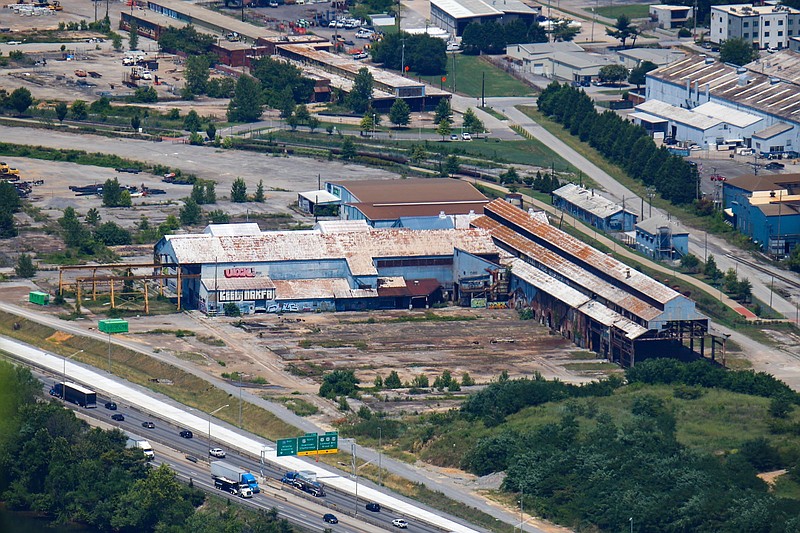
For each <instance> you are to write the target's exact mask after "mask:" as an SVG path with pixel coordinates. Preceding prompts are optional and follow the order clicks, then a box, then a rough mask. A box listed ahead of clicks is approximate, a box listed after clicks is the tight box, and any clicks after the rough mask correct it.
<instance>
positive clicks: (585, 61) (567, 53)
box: [506, 42, 615, 84]
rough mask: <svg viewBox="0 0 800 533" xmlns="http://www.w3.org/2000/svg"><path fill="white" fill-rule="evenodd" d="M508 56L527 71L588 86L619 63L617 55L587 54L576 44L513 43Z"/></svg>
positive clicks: (508, 49) (507, 52) (509, 47)
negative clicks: (603, 69)
mask: <svg viewBox="0 0 800 533" xmlns="http://www.w3.org/2000/svg"><path fill="white" fill-rule="evenodd" d="M506 55H507V56H508V57H510V58H512V59H513V60H514V61H515V63H517V64H518V65H520V70H522V71H523V72H530V73H531V74H538V75H540V76H545V77H547V78H557V79H560V80H566V81H569V82H585V83H587V84H588V83H589V82H590V81H591V79H592V78H596V77H597V75H598V74H599V73H600V69H601V68H603V67H604V66H606V65H613V64H614V63H615V58H614V57H613V56H601V55H598V54H590V53H587V52H585V51H584V50H583V48H581V47H580V46H578V45H577V44H575V43H573V42H556V43H530V44H510V45H508V47H507V48H506Z"/></svg>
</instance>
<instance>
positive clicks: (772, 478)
mask: <svg viewBox="0 0 800 533" xmlns="http://www.w3.org/2000/svg"><path fill="white" fill-rule="evenodd" d="M785 473H786V470H785V469H783V470H773V471H772V472H762V473H760V474H757V475H758V477H759V478H761V479H762V480H763V481H764V483H766V484H767V485H769V486H770V488H772V487H774V486H775V482H776V481H777V479H778V478H779V477H781V476H782V475H784V474H785Z"/></svg>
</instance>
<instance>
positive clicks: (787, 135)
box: [633, 50, 800, 155]
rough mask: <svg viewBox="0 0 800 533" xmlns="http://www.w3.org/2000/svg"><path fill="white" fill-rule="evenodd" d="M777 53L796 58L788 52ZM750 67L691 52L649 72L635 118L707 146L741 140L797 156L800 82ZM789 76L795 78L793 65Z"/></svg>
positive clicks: (760, 148) (766, 151) (764, 150)
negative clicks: (732, 64) (642, 100)
mask: <svg viewBox="0 0 800 533" xmlns="http://www.w3.org/2000/svg"><path fill="white" fill-rule="evenodd" d="M773 55H774V56H776V57H778V56H783V55H791V56H796V57H797V54H796V53H794V52H791V51H788V50H786V51H784V52H782V53H780V54H773ZM761 61H762V62H765V61H767V59H762V60H761ZM789 63H790V61H789V59H787V60H786V64H787V65H788V64H789ZM748 67H750V68H752V69H753V70H750V69H749V68H744V67H739V68H737V67H734V66H731V65H726V64H723V63H720V62H718V61H715V60H713V59H711V58H706V57H704V56H698V55H691V56H687V57H686V58H685V59H681V60H678V61H676V62H674V63H671V64H670V65H668V66H665V67H662V68H659V69H656V70H653V71H651V72H649V73H648V74H647V88H646V93H645V96H646V102H645V103H643V104H641V105H639V106H637V111H636V112H635V113H634V114H633V118H634V119H635V120H636V121H637V123H640V124H642V125H643V126H644V127H645V128H646V129H649V130H651V131H653V132H656V133H657V132H663V133H664V134H665V136H668V137H674V138H675V139H677V140H679V141H693V142H696V143H697V144H699V145H700V146H701V147H703V148H711V149H713V147H714V145H719V144H737V145H741V146H748V147H752V148H754V149H755V150H756V151H757V152H760V153H762V154H769V153H783V154H789V153H791V154H792V155H794V152H797V151H799V150H800V149H798V145H800V120H799V119H800V86H799V85H797V84H795V83H793V82H791V81H789V80H786V79H782V78H781V77H778V75H779V74H780V71H776V72H775V73H774V74H773V75H765V74H762V73H761V72H759V70H761V65H760V64H751V65H748ZM765 68H766V67H765ZM787 74H789V75H790V76H788V77H790V78H791V77H793V76H794V73H793V71H791V70H789V69H787Z"/></svg>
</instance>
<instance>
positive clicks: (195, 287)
mask: <svg viewBox="0 0 800 533" xmlns="http://www.w3.org/2000/svg"><path fill="white" fill-rule="evenodd" d="M155 257H156V262H160V263H162V264H177V265H180V266H179V267H175V268H173V269H171V270H173V272H170V273H174V274H177V272H178V271H180V272H181V275H182V276H187V275H188V276H187V278H188V279H187V278H180V277H179V278H178V280H177V282H175V281H173V282H171V283H172V284H171V288H172V289H173V290H177V288H178V286H179V287H180V289H181V293H182V295H183V301H184V302H187V306H189V307H194V308H198V309H200V310H201V311H203V312H206V313H208V314H217V313H220V312H221V311H222V310H223V308H224V306H225V305H226V304H228V305H230V304H235V305H236V306H238V307H239V309H240V310H241V311H242V312H244V313H254V312H287V311H347V310H366V309H392V308H406V307H415V306H416V307H424V306H427V305H430V304H431V303H433V302H436V301H437V300H445V301H453V302H456V303H458V304H460V305H466V306H472V307H486V306H487V305H492V303H493V305H495V306H499V307H506V306H512V307H516V308H519V309H523V308H527V309H530V310H531V311H532V313H533V315H534V317H535V318H537V319H538V320H539V321H540V322H541V323H543V324H546V325H547V326H549V327H550V328H551V329H552V330H554V331H557V332H559V333H560V334H561V335H563V336H564V337H566V338H568V339H571V340H572V341H573V342H574V343H575V344H576V345H578V346H580V347H583V348H587V349H590V350H593V351H595V352H597V353H599V354H601V355H603V356H605V357H607V358H609V359H611V360H612V361H616V362H619V363H620V364H622V365H625V366H627V365H632V364H634V362H635V361H636V360H639V359H641V358H642V357H649V356H653V355H659V354H664V355H679V354H680V353H681V352H682V351H687V352H688V351H692V352H699V353H700V354H703V353H704V351H705V338H706V337H707V336H708V319H707V318H706V317H704V316H703V315H701V314H700V313H698V312H697V310H696V309H695V304H694V302H693V301H691V300H690V299H689V298H687V297H685V296H683V295H681V294H679V293H677V292H675V291H674V290H672V289H671V288H669V287H667V286H665V285H662V284H661V283H659V282H657V281H656V280H654V279H652V278H650V277H648V276H646V275H644V274H642V273H640V272H638V271H636V270H632V269H631V268H630V267H628V266H626V265H625V264H624V263H621V262H619V261H617V260H616V259H614V258H612V257H609V256H608V255H606V254H604V253H602V252H600V251H599V250H596V249H594V248H592V247H590V246H588V245H587V244H585V243H583V242H581V241H579V240H578V239H576V238H574V237H571V236H570V235H568V234H567V233H565V232H563V231H561V230H559V229H557V228H555V227H554V226H551V225H550V224H548V223H547V221H546V220H544V219H543V218H542V217H541V216H539V215H538V214H536V213H529V212H526V211H523V210H521V209H519V208H516V207H514V206H512V205H511V204H509V203H508V202H506V201H504V200H495V201H493V202H491V203H489V204H487V205H485V206H484V214H483V215H480V216H478V217H477V218H475V219H474V220H473V222H472V227H471V228H468V229H445V230H408V229H375V228H371V227H369V226H367V225H366V223H365V222H364V221H363V220H359V221H332V222H330V223H327V224H326V223H321V224H319V225H318V227H317V228H316V229H314V230H308V231H271V232H261V231H260V230H259V228H258V226H257V225H256V224H229V225H216V226H215V225H212V226H209V227H208V228H206V230H205V232H204V233H202V234H194V235H168V236H166V237H164V238H163V239H161V241H159V242H158V243H157V244H156V247H155ZM695 342H699V346H698V347H696V346H695ZM714 346H715V345H714V343H712V347H711V350H712V357H713V355H714ZM696 348H698V349H696Z"/></svg>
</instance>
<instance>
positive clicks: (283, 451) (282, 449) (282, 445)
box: [277, 438, 297, 457]
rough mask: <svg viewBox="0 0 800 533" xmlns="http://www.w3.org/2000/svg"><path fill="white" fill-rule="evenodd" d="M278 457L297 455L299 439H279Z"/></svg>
mask: <svg viewBox="0 0 800 533" xmlns="http://www.w3.org/2000/svg"><path fill="white" fill-rule="evenodd" d="M277 444H278V457H285V456H287V455H297V439H296V438H292V439H278V442H277Z"/></svg>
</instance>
